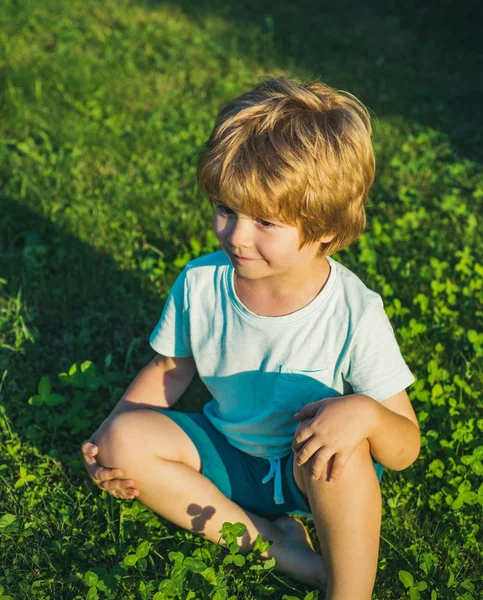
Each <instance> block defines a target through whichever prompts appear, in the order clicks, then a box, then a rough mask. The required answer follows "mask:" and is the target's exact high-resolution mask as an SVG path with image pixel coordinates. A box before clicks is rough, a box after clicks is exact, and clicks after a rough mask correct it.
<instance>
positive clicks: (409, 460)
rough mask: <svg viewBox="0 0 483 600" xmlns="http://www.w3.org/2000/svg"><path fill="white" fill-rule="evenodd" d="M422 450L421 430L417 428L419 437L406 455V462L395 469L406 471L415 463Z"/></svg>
mask: <svg viewBox="0 0 483 600" xmlns="http://www.w3.org/2000/svg"><path fill="white" fill-rule="evenodd" d="M420 452H421V434H420V432H419V428H418V429H417V437H416V439H415V440H414V443H413V444H412V452H410V453H409V455H408V456H406V462H405V464H404V465H402V466H401V467H400V468H399V469H395V471H404V470H405V469H408V468H409V467H410V466H411V465H413V464H414V463H415V462H416V460H417V459H418V457H419V454H420Z"/></svg>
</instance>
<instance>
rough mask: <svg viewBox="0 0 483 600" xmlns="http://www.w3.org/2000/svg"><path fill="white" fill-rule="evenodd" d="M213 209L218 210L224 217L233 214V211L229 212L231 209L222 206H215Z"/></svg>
mask: <svg viewBox="0 0 483 600" xmlns="http://www.w3.org/2000/svg"><path fill="white" fill-rule="evenodd" d="M215 208H216V210H219V211H220V212H221V213H222V214H225V215H230V214H233V211H232V210H231V208H228V207H227V206H225V205H224V204H216V205H215Z"/></svg>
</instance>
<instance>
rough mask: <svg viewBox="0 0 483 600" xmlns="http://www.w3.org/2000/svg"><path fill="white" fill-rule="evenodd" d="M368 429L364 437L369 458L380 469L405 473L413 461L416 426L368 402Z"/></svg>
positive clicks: (418, 444)
mask: <svg viewBox="0 0 483 600" xmlns="http://www.w3.org/2000/svg"><path fill="white" fill-rule="evenodd" d="M370 400H371V403H370V406H371V411H372V419H371V420H372V427H371V430H370V433H369V436H368V438H367V439H368V441H369V444H370V447H371V454H372V456H373V457H374V458H375V459H376V460H377V462H378V463H380V464H381V465H382V466H383V467H387V468H388V469H392V470H394V471H402V470H404V469H407V468H408V467H409V466H410V465H412V464H413V462H414V461H415V460H416V459H417V457H418V455H419V451H420V448H421V435H420V431H419V429H418V428H417V427H416V425H415V424H414V423H413V422H412V421H410V420H409V419H408V418H406V417H403V416H402V415H399V414H397V413H395V412H393V411H392V410H389V409H388V408H386V407H385V406H383V405H382V404H381V403H380V402H377V401H376V400H374V399H372V398H370Z"/></svg>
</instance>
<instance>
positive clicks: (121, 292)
mask: <svg viewBox="0 0 483 600" xmlns="http://www.w3.org/2000/svg"><path fill="white" fill-rule="evenodd" d="M0 207H1V210H0V214H1V215H2V216H1V218H0V230H1V231H2V237H1V240H0V273H1V276H2V278H3V279H5V280H6V281H7V284H6V285H3V286H2V293H3V294H4V296H5V295H6V297H7V299H8V297H9V292H10V302H9V306H11V307H13V305H14V304H19V306H20V309H19V310H18V311H17V312H18V316H17V317H13V318H12V317H10V319H9V321H10V322H12V321H13V322H14V323H15V328H14V329H15V330H14V331H12V330H10V331H8V330H7V331H6V332H4V334H3V343H4V344H9V345H10V346H12V347H14V345H15V338H16V337H22V336H24V335H25V328H24V326H23V325H22V321H21V318H23V319H24V320H25V326H26V329H27V330H28V331H29V335H31V336H32V337H33V339H34V341H28V340H25V341H23V343H22V344H21V348H22V352H13V351H12V350H9V349H7V348H2V349H0V376H1V375H4V380H3V388H2V394H1V396H0V397H1V398H2V403H3V404H4V405H5V407H6V410H7V415H8V417H9V419H10V421H11V423H12V424H13V426H14V429H15V431H16V432H17V433H18V434H19V435H20V436H21V438H22V439H23V440H24V441H28V442H30V443H32V442H34V445H37V446H38V449H39V450H40V451H41V452H47V451H50V450H52V449H54V450H55V451H56V454H57V455H60V454H62V453H65V452H67V453H68V454H72V453H73V452H76V451H77V450H78V448H79V446H80V443H81V442H82V441H83V440H84V439H86V437H87V436H88V435H90V434H91V433H93V432H94V430H95V429H96V428H97V427H98V426H99V425H100V423H101V422H102V420H103V419H104V418H105V417H106V416H107V415H108V414H109V412H110V410H111V408H113V406H114V405H115V404H116V402H117V401H118V399H119V397H120V395H121V394H122V393H123V391H124V390H125V389H126V388H127V386H128V385H129V383H130V382H131V381H132V379H133V378H134V376H135V374H136V373H137V372H138V371H139V370H140V369H141V368H142V367H143V366H145V365H146V364H147V363H148V362H149V360H151V358H152V357H153V356H154V351H153V350H152V349H151V348H150V346H149V342H148V339H149V335H150V332H151V330H152V328H153V327H154V325H155V324H156V321H157V319H158V318H159V315H160V313H161V310H162V306H163V303H164V300H165V299H164V298H160V297H159V296H158V295H156V294H154V293H152V292H150V291H149V290H147V289H146V286H145V285H144V286H143V285H142V281H141V278H140V277H138V276H137V275H136V274H134V273H132V272H129V271H122V270H120V268H119V266H118V265H117V264H116V263H115V261H114V260H113V258H112V257H110V256H108V255H106V254H102V253H101V252H99V251H97V250H96V249H95V248H92V247H90V246H88V245H87V244H85V243H83V242H82V241H79V240H78V239H76V238H75V237H74V236H72V235H71V234H70V233H68V232H66V231H65V229H63V228H62V227H61V226H58V225H56V224H55V223H51V222H49V221H47V220H45V219H44V218H42V217H41V216H40V215H38V214H36V213H35V212H33V211H31V210H29V209H27V208H25V207H23V206H21V205H19V204H17V203H16V202H15V201H13V200H11V199H8V198H5V197H2V198H0ZM19 289H20V290H21V297H20V302H19V303H15V302H13V301H12V299H13V298H14V297H16V296H17V291H18V290H19ZM11 310H14V309H13V308H11ZM22 332H23V333H22ZM109 354H110V355H111V357H112V362H111V365H110V367H109V372H110V373H111V374H114V375H115V377H114V378H113V381H114V383H113V384H112V385H109V386H108V387H107V388H105V389H100V390H99V391H98V393H97V394H94V395H93V396H92V397H91V398H90V400H89V401H88V405H87V406H86V409H87V410H91V413H93V414H94V415H95V418H94V419H93V422H92V423H91V424H90V425H88V426H87V427H86V428H85V429H84V430H82V431H80V432H78V433H77V434H76V435H74V436H72V439H71V438H70V437H69V436H68V435H67V434H66V432H62V431H57V433H56V434H55V435H53V437H52V435H42V436H40V437H39V436H36V435H33V436H32V432H35V425H36V424H37V425H40V424H42V422H43V420H44V418H45V416H46V415H45V414H43V415H41V414H40V413H42V412H43V413H45V412H47V413H51V414H52V415H53V414H54V413H58V412H59V411H64V410H67V408H69V406H67V405H65V404H64V405H60V406H58V407H33V406H30V405H29V404H28V399H29V398H30V397H31V396H33V395H34V394H36V393H37V390H36V385H37V383H38V382H39V380H40V378H41V376H42V375H48V376H49V377H50V378H51V380H52V387H53V391H55V392H59V393H65V392H64V388H62V386H61V385H60V383H59V382H58V381H57V375H58V374H59V373H61V372H63V371H66V370H68V369H69V367H70V366H71V365H72V364H73V363H74V362H83V361H86V360H91V361H92V362H93V363H94V364H95V366H96V367H97V368H98V370H99V371H100V372H101V373H104V371H105V359H106V357H107V356H108V355H109ZM10 373H11V374H12V375H10ZM19 373H22V377H21V378H19V377H18V374H19ZM14 376H15V378H14ZM33 386H35V387H33ZM71 394H72V391H71ZM208 396H209V394H208V393H207V390H206V388H205V387H204V386H203V384H202V383H201V381H200V380H199V379H198V378H195V379H194V380H193V382H192V384H191V386H190V387H189V389H188V390H187V392H186V394H185V395H184V397H183V399H182V400H181V401H180V403H179V404H178V405H177V410H178V409H180V410H193V411H199V410H201V407H202V405H203V404H204V402H205V401H206V400H207V399H208ZM40 439H41V440H42V442H41V443H37V444H35V440H40Z"/></svg>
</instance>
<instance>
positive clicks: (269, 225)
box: [257, 219, 276, 229]
mask: <svg viewBox="0 0 483 600" xmlns="http://www.w3.org/2000/svg"><path fill="white" fill-rule="evenodd" d="M257 221H258V223H259V224H260V225H261V226H262V227H263V228H264V229H270V227H276V225H274V224H273V223H269V222H268V221H264V220H263V219H257Z"/></svg>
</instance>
